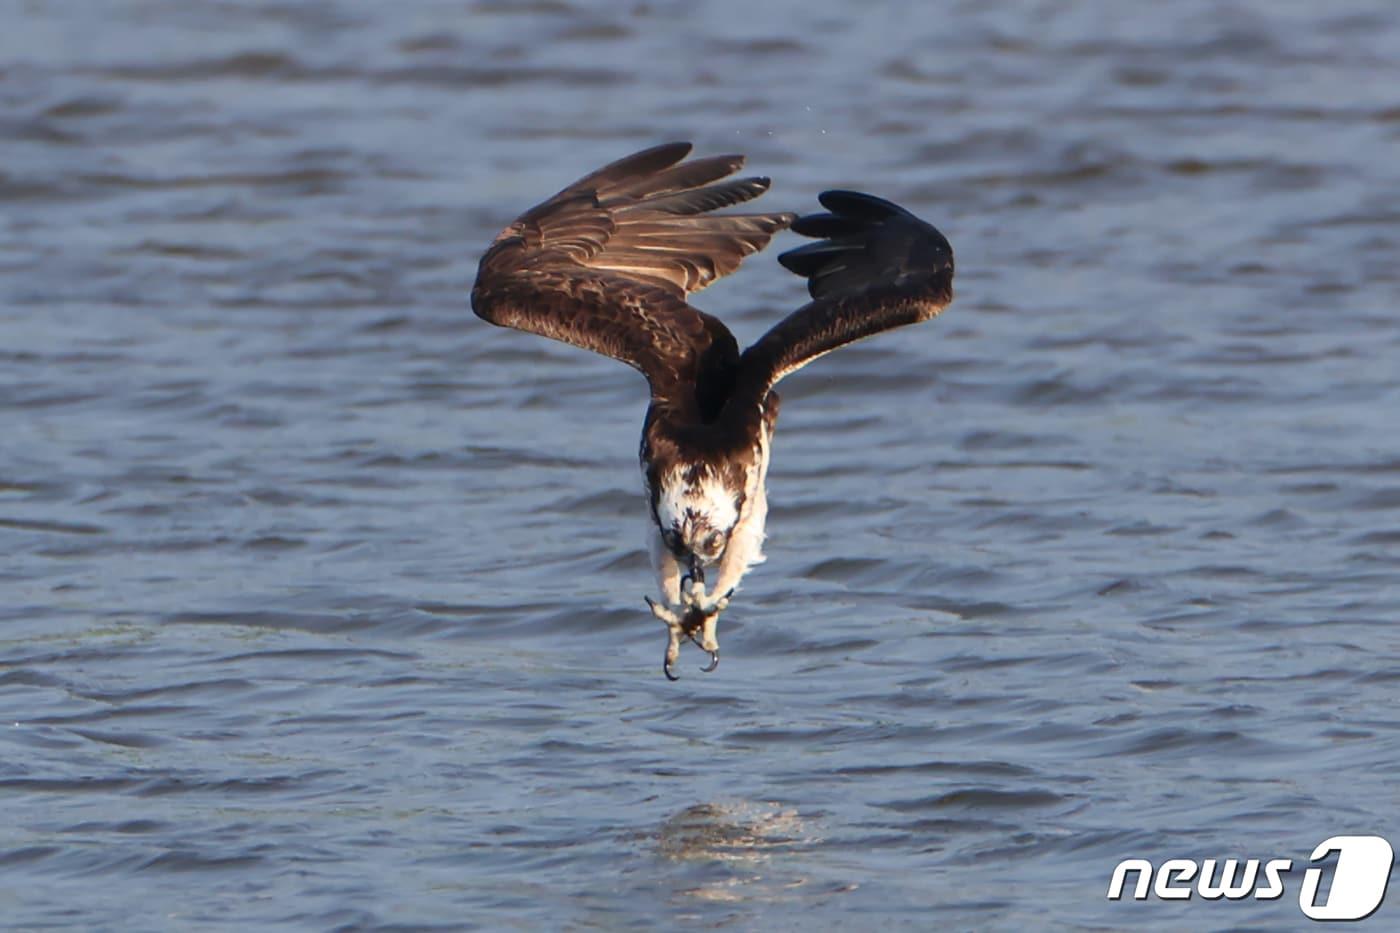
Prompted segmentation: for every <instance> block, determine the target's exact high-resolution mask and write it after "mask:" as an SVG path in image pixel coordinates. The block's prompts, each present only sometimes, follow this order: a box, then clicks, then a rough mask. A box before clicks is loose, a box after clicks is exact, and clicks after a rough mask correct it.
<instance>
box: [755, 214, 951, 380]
mask: <svg viewBox="0 0 1400 933" xmlns="http://www.w3.org/2000/svg"><path fill="white" fill-rule="evenodd" d="M818 200H820V201H821V203H822V206H823V207H825V208H826V209H827V210H828V211H830V213H825V214H809V215H806V216H804V217H801V218H799V219H798V220H797V221H795V222H794V223H793V224H792V230H793V232H794V233H800V234H802V235H803V236H810V237H819V238H820V240H819V241H818V242H816V243H809V244H807V245H806V246H800V247H798V248H797V249H794V250H789V251H788V252H786V253H783V254H782V255H781V256H779V257H778V261H779V262H781V263H782V264H783V265H784V266H786V267H787V268H788V269H790V270H791V271H793V272H795V273H797V274H798V275H801V276H805V277H806V278H807V290H808V291H809V292H810V293H811V295H812V299H813V300H812V301H811V302H809V303H808V304H806V305H804V306H803V307H801V308H799V309H797V310H796V311H794V312H792V313H791V314H789V315H788V316H787V317H785V318H783V320H781V321H779V322H778V323H777V324H776V325H774V326H773V328H772V329H771V330H769V331H768V333H766V334H764V335H763V336H762V337H761V338H759V340H758V342H757V343H755V344H754V345H753V346H751V347H749V348H748V349H747V350H745V351H744V355H743V357H742V359H741V360H740V364H739V367H740V375H739V377H738V378H739V385H740V386H741V387H742V389H743V390H744V396H743V397H744V398H745V399H749V398H752V397H753V396H754V395H756V396H758V397H759V398H761V397H762V396H763V394H764V393H766V392H767V390H768V389H770V388H772V387H773V385H774V384H775V383H776V382H777V381H778V380H779V379H781V378H783V376H785V375H787V374H788V373H790V372H792V371H794V370H796V369H800V368H801V367H803V366H805V365H807V364H808V363H810V362H811V361H812V360H814V359H816V358H817V357H819V356H821V355H823V354H825V353H830V352H831V351H832V350H835V349H836V348H837V347H840V346H843V345H845V344H848V343H851V342H853V341H856V340H860V339H861V338H863V337H869V336H872V335H874V334H878V333H879V332H881V331H885V330H889V329H891V328H893V327H901V326H903V325H905V324H916V323H918V322H919V321H926V320H928V319H929V318H931V317H934V316H935V315H937V314H938V313H939V312H940V311H942V310H943V309H944V308H945V307H947V305H948V303H949V302H951V301H952V300H953V248H952V246H950V245H949V244H948V240H947V239H946V238H945V237H944V236H943V234H941V233H939V232H938V230H936V229H935V228H934V227H933V226H932V225H930V224H927V223H925V222H924V221H922V220H920V219H919V218H917V217H915V216H914V215H913V214H911V213H909V212H908V211H906V210H905V209H904V208H902V207H900V206H898V205H897V204H891V203H890V202H889V201H885V200H883V199H881V198H877V197H874V196H873V195H869V194H860V193H858V192H855V191H826V192H823V193H822V194H821V195H820V197H819V198H818Z"/></svg>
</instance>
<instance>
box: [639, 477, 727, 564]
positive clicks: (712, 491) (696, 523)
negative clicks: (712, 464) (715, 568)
mask: <svg viewBox="0 0 1400 933" xmlns="http://www.w3.org/2000/svg"><path fill="white" fill-rule="evenodd" d="M722 472H723V471H714V470H709V469H706V468H705V467H703V466H701V467H690V468H687V469H678V470H668V471H666V472H665V473H663V474H662V475H661V482H660V487H659V488H658V489H657V490H656V491H655V512H656V524H657V527H658V528H659V529H660V531H661V539H662V540H663V541H664V542H665V543H666V547H667V549H668V550H670V552H671V553H672V554H674V555H676V557H678V558H690V557H694V558H696V559H697V560H699V561H700V562H701V563H703V564H712V563H714V562H715V561H717V560H719V558H720V555H722V554H723V553H724V549H725V547H726V546H727V545H728V543H729V536H730V534H731V533H733V531H734V526H735V524H736V523H737V522H738V520H739V508H740V506H741V505H742V503H743V496H744V491H743V489H742V487H741V488H739V489H737V490H736V489H731V488H729V485H728V484H726V483H725V482H724V480H723V478H722Z"/></svg>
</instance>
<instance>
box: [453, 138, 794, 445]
mask: <svg viewBox="0 0 1400 933" xmlns="http://www.w3.org/2000/svg"><path fill="white" fill-rule="evenodd" d="M689 152H690V144H689V143H668V144H666V145H662V146H656V147H653V148H651V149H647V150H645V151H643V152H639V153H636V154H634V155H631V156H627V157H626V158H623V159H619V160H618V161H616V162H613V163H612V164H610V165H607V166H604V167H603V168H601V169H599V170H598V171H596V172H593V173H591V174H590V175H588V176H586V177H584V178H582V179H580V180H578V181H576V182H574V183H573V184H572V185H569V186H568V187H567V188H565V189H564V190H562V191H560V192H559V193H558V194H556V195H554V197H552V198H550V199H549V200H547V201H545V202H544V203H542V204H540V205H538V206H536V207H533V208H531V209H530V210H528V211H526V212H525V213H524V214H522V215H521V216H520V217H519V218H518V219H517V220H516V221H515V222H514V223H512V224H511V225H510V226H509V227H507V228H506V229H505V230H504V231H502V232H501V234H500V235H499V236H497V237H496V241H495V242H494V243H493V244H492V246H491V249H490V250H489V251H488V252H487V253H486V255H485V256H484V257H483V258H482V260H481V265H480V268H479V271H478V274H477V280H476V286H475V287H474V288H473V290H472V307H473V309H474V310H475V311H476V313H477V314H478V315H480V316H481V317H482V318H485V319H486V320H488V321H490V322H491V323H493V324H500V325H502V326H506V327H514V328H518V329H520V330H525V331H530V332H532V333H536V334H540V335H542V336H545V337H552V338H554V339H555V340H562V341H564V342H566V343H571V344H573V345H575V346H579V347H583V348H584V349H588V350H593V351H595V352H598V353H602V354H605V355H607V356H611V357H614V358H615V359H619V360H622V361H623V362H625V363H627V364H629V365H631V366H633V367H635V368H636V369H638V370H640V371H641V372H642V374H643V375H644V376H646V378H647V381H648V383H649V384H650V386H651V395H652V402H653V404H654V405H656V406H658V407H660V408H662V409H665V410H669V411H674V412H675V413H676V414H677V415H679V416H682V417H688V418H692V419H696V420H701V421H708V420H712V419H713V418H714V417H715V416H716V415H717V414H718V412H719V410H720V408H722V407H723V404H724V401H725V400H726V399H727V398H728V397H729V395H730V392H731V389H732V386H733V381H734V378H735V375H736V366H737V364H738V360H739V350H738V345H737V344H736V343H735V341H734V337H733V336H732V335H731V334H730V333H729V330H728V328H726V327H725V326H724V324H722V323H721V322H720V321H719V320H718V319H717V318H714V317H711V316H710V315H708V314H705V313H704V312H702V311H699V310H697V309H695V308H693V307H691V306H690V305H689V304H688V303H687V302H686V296H687V295H688V294H689V293H690V292H693V291H698V290H699V289H702V288H704V287H705V286H707V285H709V284H710V283H711V282H713V281H714V280H716V279H718V278H720V277H722V276H725V275H728V274H729V273H731V272H733V271H734V270H735V269H737V268H738V267H739V264H740V263H741V262H742V261H743V260H744V257H746V256H748V255H750V254H752V253H754V252H756V251H758V250H760V249H762V248H763V247H764V246H765V245H767V243H768V241H769V239H771V238H772V236H773V234H775V233H777V232H778V231H779V230H781V229H783V228H784V227H786V226H787V225H788V224H790V223H792V221H793V220H794V219H796V215H794V214H785V213H773V214H727V215H726V214H720V215H712V214H709V213H708V212H709V211H713V210H716V209H718V208H722V207H728V206H730V205H734V204H740V203H742V202H744V201H748V200H750V199H752V198H755V197H758V196H759V195H760V194H762V193H763V192H764V191H766V190H767V189H768V184H769V182H768V179H766V178H743V179H737V180H734V181H720V180H721V179H724V178H726V177H728V176H729V175H732V174H733V173H734V172H736V171H738V170H739V168H740V167H741V166H742V165H743V162H744V160H743V157H742V156H714V157H711V158H705V159H696V160H693V161H690V162H681V160H682V159H684V158H685V156H686V154H687V153H689ZM716 182H718V183H716Z"/></svg>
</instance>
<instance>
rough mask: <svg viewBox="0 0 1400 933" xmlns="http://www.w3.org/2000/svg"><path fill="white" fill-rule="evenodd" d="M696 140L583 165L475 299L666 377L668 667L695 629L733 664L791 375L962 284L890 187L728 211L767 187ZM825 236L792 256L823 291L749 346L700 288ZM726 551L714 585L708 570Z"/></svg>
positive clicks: (523, 226)
mask: <svg viewBox="0 0 1400 933" xmlns="http://www.w3.org/2000/svg"><path fill="white" fill-rule="evenodd" d="M690 149H691V147H690V144H689V143H684V142H677V143H667V144H665V145H661V146H655V147H653V148H651V149H646V150H644V151H642V152H638V153H636V154H634V155H630V156H627V157H626V158H623V159H619V160H618V161H616V162H613V163H611V164H610V165H606V166H604V167H603V168H600V169H598V170H597V171H596V172H593V173H592V174H590V175H588V176H586V177H584V178H581V179H579V180H578V181H576V182H574V183H573V184H572V185H569V186H568V187H567V188H565V189H564V190H562V191H560V192H559V193H558V194H556V195H554V197H552V198H550V199H549V200H547V201H545V202H544V203H542V204H540V205H538V206H536V207H533V208H531V209H530V210H528V211H526V212H525V213H523V214H521V215H520V217H519V218H517V219H516V221H515V222H514V223H512V224H511V225H510V226H508V227H506V228H505V230H503V231H502V232H501V233H500V235H498V236H497V237H496V239H495V241H494V242H493V243H492V244H491V248H490V249H489V250H487V252H486V255H485V256H483V257H482V259H481V266H480V268H479V270H478V272H477V277H476V285H475V287H474V288H473V289H472V309H473V310H474V311H475V312H476V313H477V315H478V316H480V317H482V318H484V319H485V320H487V321H490V322H491V323H492V324H498V325H501V326H503V327H514V328H516V329H518V330H524V331H529V332H530V333H533V334H539V335H541V336H544V337H552V338H553V339H555V340H561V341H564V342H565V343H570V344H573V345H574V346H577V347H582V348H584V349H586V350H593V351H595V352H597V353H602V354H606V355H607V356H611V357H613V358H614V359H618V360H621V361H622V362H624V363H627V364H628V365H630V366H632V367H633V368H635V369H637V370H639V371H640V372H641V373H642V375H643V376H645V377H646V380H647V384H648V385H649V386H650V389H651V404H650V406H649V407H648V408H647V413H646V420H645V422H644V423H643V426H642V445H641V461H642V473H643V476H644V477H645V481H646V491H647V497H648V506H649V508H650V518H651V523H650V527H649V529H648V537H649V547H650V552H651V560H652V565H653V567H654V568H655V571H656V582H657V586H658V589H659V590H660V595H661V601H660V602H656V601H653V600H652V599H650V598H647V599H646V602H647V605H649V606H650V607H651V611H652V614H653V615H655V616H656V618H658V619H660V620H661V621H662V622H664V623H665V624H666V628H667V631H668V639H667V643H666V655H665V660H664V661H663V662H662V671H663V672H664V673H665V674H666V676H667V677H668V678H670V679H671V680H675V679H677V678H676V676H675V674H673V673H672V670H671V668H672V665H674V664H675V663H676V660H677V658H678V657H679V655H680V643H681V638H682V637H685V638H688V639H689V640H690V641H692V642H694V643H695V644H697V645H698V646H699V647H700V648H701V649H703V650H704V651H706V652H708V653H709V655H710V663H709V665H708V666H707V667H704V668H701V670H703V671H706V672H708V671H712V670H714V669H715V668H716V667H717V666H718V664H719V640H718V638H717V636H716V628H717V623H718V620H719V614H720V613H721V612H722V611H724V609H725V608H727V607H728V605H729V600H730V597H731V596H732V595H733V593H734V590H735V588H737V587H738V585H739V581H740V580H741V579H742V578H743V576H744V573H745V572H746V571H747V570H748V569H749V567H751V566H753V565H754V564H756V563H758V562H759V561H761V560H762V559H763V555H762V545H763V537H764V521H765V519H766V517H767V513H768V501H767V493H766V491H765V480H766V476H767V472H768V456H769V448H770V445H771V443H772V439H773V426H774V424H775V422H776V420H777V417H778V394H777V393H776V392H774V391H773V386H774V385H775V384H776V383H777V382H778V380H779V379H781V378H782V377H783V376H785V375H787V374H788V373H790V372H792V371H794V370H796V369H798V368H800V367H802V366H805V365H806V364H807V363H810V362H811V361H812V360H814V359H816V358H817V357H819V356H822V355H823V354H825V353H829V352H831V351H832V350H835V349H836V348H837V347H840V346H842V345H844V344H847V343H851V342H852V341H855V340H859V339H861V338H862V337H869V336H871V335H872V334H876V333H879V332H880V331H884V330H889V329H890V328H893V327H900V326H902V325H905V324H914V323H917V322H919V321H926V320H928V319H929V318H931V317H934V316H935V315H937V314H938V313H939V312H940V311H942V310H943V309H944V307H946V306H947V305H948V303H949V302H950V301H952V298H953V250H952V247H951V246H950V245H949V244H948V241H947V239H945V238H944V236H943V234H941V233H939V232H938V231H937V230H936V229H934V228H933V227H932V226H930V225H929V224H927V223H925V222H924V221H922V220H920V219H919V218H917V217H915V216H914V215H913V214H911V213H909V212H908V211H906V210H904V209H903V208H902V207H899V206H897V205H895V204H891V203H890V202H889V201H885V200H882V199H880V198H877V197H874V196H872V195H868V194H861V193H858V192H854V191H827V192H824V193H823V194H821V195H820V197H819V198H818V200H819V201H820V202H821V204H822V206H823V207H825V208H826V209H827V212H826V213H818V214H810V215H807V216H805V217H800V218H799V217H798V216H797V215H796V214H787V213H774V214H712V213H710V212H711V211H714V210H717V209H719V208H724V207H729V206H731V205H734V204H741V203H743V202H745V201H749V200H751V199H753V198H756V197H758V196H759V195H761V194H763V192H765V191H766V190H768V185H769V180H768V179H767V178H741V179H731V180H728V181H724V180H722V179H726V178H729V176H730V175H733V174H734V173H735V172H737V171H738V170H739V168H740V167H741V166H742V165H743V164H744V158H743V156H737V155H724V156H713V157H710V158H705V159H694V160H691V161H683V160H684V159H685V157H686V156H687V155H688V154H689V153H690ZM787 227H791V228H792V230H793V231H794V232H795V233H800V234H802V235H803V236H809V237H815V238H817V242H815V243H810V244H808V245H806V246H802V247H799V248H797V249H794V250H791V251H789V252H786V253H783V254H782V255H781V256H779V257H778V261H779V262H780V263H782V264H783V265H784V266H786V267H787V268H788V269H790V270H791V271H793V272H795V273H797V274H798V275H801V276H804V277H806V279H807V289H808V292H809V293H810V294H811V297H812V300H811V301H810V302H808V303H807V304H806V305H803V306H802V307H801V308H799V309H797V310H796V311H794V312H792V313H791V314H789V315H788V316H787V317H785V318H783V319H782V320H781V321H779V322H778V323H777V324H776V325H774V326H773V328H772V329H771V330H769V331H768V333H766V334H764V335H763V336H762V337H761V338H759V340H758V342H757V343H755V344H753V346H751V347H749V348H748V349H747V350H745V351H743V352H742V353H740V352H739V345H738V344H737V343H736V342H735V340H734V337H733V335H732V334H730V333H729V330H728V328H726V327H725V326H724V324H722V323H721V322H720V321H719V319H718V318H715V317H712V316H710V315H708V314H706V313H704V312H703V311H700V310H698V309H696V308H694V307H692V306H691V305H690V304H689V303H687V301H686V298H687V296H688V295H689V294H690V293H691V292H694V291H699V290H700V289H702V288H704V287H705V286H707V285H709V284H710V283H711V282H713V281H715V280H716V279H718V278H721V277H722V276H726V275H728V274H729V273H731V272H733V271H734V270H735V269H737V268H738V267H739V264H740V263H741V262H743V260H744V258H745V257H746V256H748V255H749V254H751V253H755V252H757V251H758V250H761V249H763V247H764V246H766V245H767V244H768V241H769V240H770V239H771V238H772V237H773V235H774V234H775V233H777V232H778V231H780V230H782V229H784V228H787ZM715 565H717V567H716V569H715V571H714V575H715V576H714V584H713V587H712V588H711V589H710V590H708V591H707V590H706V588H705V570H706V568H707V567H711V566H715Z"/></svg>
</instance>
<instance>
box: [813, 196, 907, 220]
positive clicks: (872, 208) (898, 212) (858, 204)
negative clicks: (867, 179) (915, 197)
mask: <svg viewBox="0 0 1400 933" xmlns="http://www.w3.org/2000/svg"><path fill="white" fill-rule="evenodd" d="M817 200H818V201H820V202H821V205H822V207H824V208H826V209H827V210H829V211H831V212H832V213H834V214H840V215H842V216H846V217H853V218H855V219H858V220H888V219H889V218H891V217H908V216H911V215H910V214H909V212H908V211H906V210H905V209H904V208H902V207H900V206H899V205H898V204H895V203H893V202H891V201H886V200H885V199H884V198H877V197H875V195H873V194H866V193H865V192H863V191H843V190H841V189H839V188H837V189H833V190H831V191H823V192H822V193H821V194H819V195H817Z"/></svg>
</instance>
